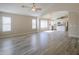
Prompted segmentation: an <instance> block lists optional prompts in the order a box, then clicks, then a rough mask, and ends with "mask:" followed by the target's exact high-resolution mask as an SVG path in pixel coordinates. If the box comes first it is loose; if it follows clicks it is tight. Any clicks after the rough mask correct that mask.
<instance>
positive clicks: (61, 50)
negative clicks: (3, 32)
mask: <svg viewBox="0 0 79 59" xmlns="http://www.w3.org/2000/svg"><path fill="white" fill-rule="evenodd" d="M78 43H79V41H78V39H76V38H75V39H74V38H69V37H68V34H67V33H66V32H53V31H52V32H50V31H49V32H41V33H35V34H30V35H25V36H18V37H12V38H4V39H0V55H76V54H79V44H78Z"/></svg>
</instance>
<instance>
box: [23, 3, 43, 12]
mask: <svg viewBox="0 0 79 59" xmlns="http://www.w3.org/2000/svg"><path fill="white" fill-rule="evenodd" d="M22 8H27V6H25V5H22ZM29 8H31V10H32V11H34V12H35V11H41V10H42V9H41V8H40V7H38V6H36V4H35V3H33V4H32V7H29Z"/></svg>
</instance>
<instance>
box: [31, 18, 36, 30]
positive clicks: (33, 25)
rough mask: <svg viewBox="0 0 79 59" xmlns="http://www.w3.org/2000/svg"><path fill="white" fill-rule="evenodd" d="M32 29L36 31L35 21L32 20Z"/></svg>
mask: <svg viewBox="0 0 79 59" xmlns="http://www.w3.org/2000/svg"><path fill="white" fill-rule="evenodd" d="M32 29H36V19H32Z"/></svg>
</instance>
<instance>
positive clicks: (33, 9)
mask: <svg viewBox="0 0 79 59" xmlns="http://www.w3.org/2000/svg"><path fill="white" fill-rule="evenodd" d="M32 11H36V6H35V3H33V6H32Z"/></svg>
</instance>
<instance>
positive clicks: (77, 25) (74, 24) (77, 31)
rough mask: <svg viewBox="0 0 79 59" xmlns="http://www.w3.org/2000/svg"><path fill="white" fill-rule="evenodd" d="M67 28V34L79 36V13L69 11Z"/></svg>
mask: <svg viewBox="0 0 79 59" xmlns="http://www.w3.org/2000/svg"><path fill="white" fill-rule="evenodd" d="M68 28H69V30H68V34H69V36H70V37H79V13H78V12H70V13H69V27H68Z"/></svg>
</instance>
